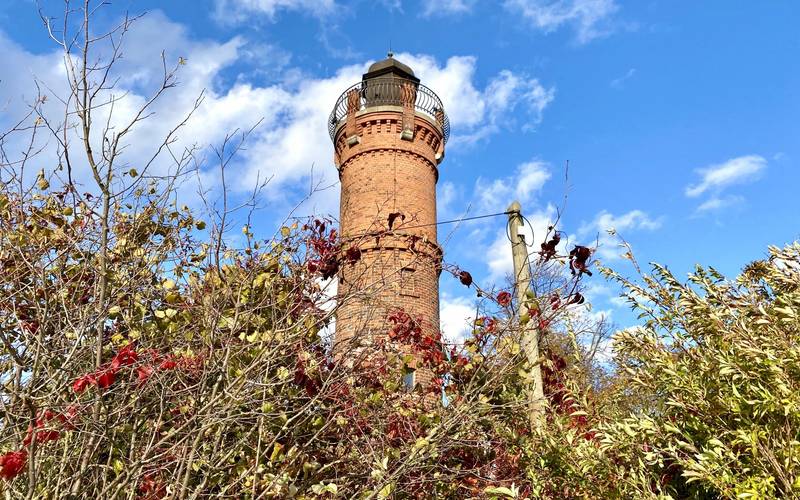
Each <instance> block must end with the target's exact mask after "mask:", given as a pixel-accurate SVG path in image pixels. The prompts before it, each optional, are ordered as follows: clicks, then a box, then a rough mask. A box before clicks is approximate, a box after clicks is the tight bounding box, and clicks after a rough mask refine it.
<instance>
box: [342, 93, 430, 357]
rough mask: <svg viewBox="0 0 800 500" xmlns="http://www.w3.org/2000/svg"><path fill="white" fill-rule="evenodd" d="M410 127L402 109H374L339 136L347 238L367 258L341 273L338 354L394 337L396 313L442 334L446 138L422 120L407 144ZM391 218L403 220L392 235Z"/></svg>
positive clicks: (350, 120)
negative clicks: (439, 223) (439, 218)
mask: <svg viewBox="0 0 800 500" xmlns="http://www.w3.org/2000/svg"><path fill="white" fill-rule="evenodd" d="M405 111H406V117H405V118H406V124H408V120H409V117H408V110H405ZM403 119H404V109H403V108H402V107H397V108H388V107H381V108H367V109H366V110H364V111H361V112H359V113H353V112H351V114H350V116H348V117H347V120H346V122H345V123H344V124H343V125H342V126H340V128H339V130H338V131H337V134H336V136H335V141H334V144H335V161H336V165H337V168H338V169H339V178H340V180H341V186H342V188H341V189H342V195H341V210H340V231H341V236H342V239H343V241H344V242H345V245H346V246H358V247H359V248H360V249H361V252H362V257H361V259H360V260H359V261H358V262H357V263H355V264H351V265H345V266H343V267H342V268H341V271H340V273H339V303H340V304H341V305H340V308H339V310H338V311H337V317H336V338H335V346H344V345H348V346H350V347H352V344H351V343H352V342H354V341H355V342H356V343H358V344H364V343H366V344H368V343H369V342H371V341H372V340H374V339H375V338H377V337H379V336H385V335H387V334H388V331H389V328H390V326H389V324H388V322H387V320H386V317H387V315H388V314H389V313H390V312H391V311H392V310H393V309H396V308H402V309H404V310H405V311H406V312H407V313H409V314H410V315H412V316H413V317H415V318H416V317H420V318H421V319H422V326H423V329H425V330H426V331H428V332H438V328H439V273H440V270H441V269H440V266H441V248H440V247H439V245H438V243H437V241H436V225H435V222H436V182H437V179H438V163H439V161H441V158H442V156H443V142H442V138H443V136H442V131H441V129H440V128H439V126H438V125H436V124H435V120H434V119H433V118H429V117H427V116H424V115H421V114H419V113H417V114H415V115H414V116H413V127H412V128H413V130H412V132H413V133H412V134H410V136H409V134H406V135H405V136H403V134H402V133H403ZM391 214H401V215H398V216H396V218H395V220H394V223H393V225H392V228H391V230H390V228H389V218H390V215H391ZM335 349H336V347H335Z"/></svg>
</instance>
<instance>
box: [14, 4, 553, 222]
mask: <svg viewBox="0 0 800 500" xmlns="http://www.w3.org/2000/svg"><path fill="white" fill-rule="evenodd" d="M228 3H229V7H230V8H231V9H235V8H246V9H260V10H262V11H263V12H265V13H267V14H269V13H274V12H276V11H277V10H280V9H290V8H305V7H307V6H309V5H310V3H309V2H301V1H292V2H290V1H255V0H254V1H250V2H243V1H237V2H235V4H236V5H235V6H234V2H233V1H232V0H231V1H230V2H228ZM314 5H317V4H316V2H314ZM331 5H333V2H332V1H323V2H322V3H321V4H320V7H319V8H321V9H325V8H328V7H329V6H331ZM304 6H305V7H304ZM126 43H127V44H126V46H125V58H123V59H121V60H120V61H119V65H118V67H117V70H116V74H115V75H114V76H118V77H119V80H118V83H117V88H116V89H115V91H114V92H115V93H116V95H118V96H119V95H123V94H124V95H125V98H124V99H123V100H121V101H120V102H119V103H118V104H117V105H116V106H115V109H114V115H115V117H114V118H113V120H112V121H113V123H115V124H117V125H119V124H121V123H124V122H125V121H126V120H129V119H130V118H131V117H132V116H133V115H134V113H135V111H136V109H137V107H138V106H141V105H142V104H143V103H144V102H146V99H147V97H148V95H149V94H150V93H151V92H152V91H153V90H154V89H155V88H156V87H157V85H158V83H159V78H160V76H161V73H162V67H161V59H160V57H161V51H162V49H166V51H167V52H166V60H167V63H168V64H170V63H173V64H174V62H176V61H177V60H178V58H179V57H183V58H185V59H186V61H187V64H186V65H184V66H181V68H180V72H179V77H178V78H179V82H180V86H179V87H178V88H177V89H173V90H171V91H169V92H168V93H167V94H166V95H165V96H164V98H163V99H162V100H160V101H159V102H158V103H157V104H156V105H155V106H154V107H153V108H152V112H153V116H152V117H151V118H150V119H148V120H147V121H145V122H143V123H142V124H141V125H140V126H138V127H135V128H134V130H133V132H132V133H131V134H130V135H129V136H128V139H129V146H128V148H127V149H126V150H125V152H124V155H123V162H124V163H128V164H130V165H131V166H134V165H136V166H140V165H141V163H142V162H143V161H144V159H145V158H148V157H149V155H150V154H152V152H153V149H154V148H155V147H156V146H157V145H158V144H159V141H160V140H161V139H163V137H164V136H165V135H166V134H167V132H168V131H169V130H170V129H171V128H172V127H173V126H175V125H176V124H177V123H179V122H180V121H181V120H182V119H183V118H184V116H185V113H186V112H187V111H188V110H189V109H190V108H191V106H192V104H193V102H194V100H195V99H196V98H197V96H198V95H199V94H200V93H201V92H202V91H204V90H205V100H204V102H203V104H202V105H201V107H200V108H199V109H198V110H197V112H196V113H195V115H194V116H193V118H192V119H191V120H190V121H189V122H188V124H187V125H186V126H185V127H184V128H182V129H181V130H180V131H179V132H178V140H177V142H175V143H174V144H173V146H172V148H173V150H174V151H177V152H180V151H182V150H183V148H186V147H191V146H192V145H199V146H201V147H205V146H206V145H208V144H219V143H220V142H221V141H222V140H223V139H224V137H225V134H227V133H229V132H231V131H233V130H236V129H239V130H243V129H248V128H249V127H251V126H252V125H253V124H255V123H257V122H258V121H259V120H262V122H261V125H260V126H259V127H258V128H256V130H255V131H254V132H253V134H252V135H251V136H250V138H249V139H248V142H247V143H246V148H245V149H244V150H243V151H241V152H240V154H239V155H238V157H237V159H236V160H235V161H234V162H233V163H232V164H231V165H230V167H229V172H228V173H229V175H228V187H229V188H231V189H233V190H234V191H238V192H240V193H246V192H249V191H250V190H251V189H252V188H253V185H254V183H255V182H256V180H257V179H258V180H261V181H263V180H265V179H271V181H270V184H269V186H268V188H267V191H266V192H265V193H264V194H265V196H266V197H267V199H268V200H269V201H270V202H273V206H274V202H278V203H279V204H282V205H279V206H278V207H277V208H278V210H280V209H283V208H288V207H289V206H290V205H292V204H293V203H295V202H296V201H298V200H299V199H301V198H302V197H303V196H304V195H305V194H307V192H308V190H309V188H310V186H311V185H312V184H316V183H319V184H320V185H333V186H334V187H333V189H328V190H326V191H324V192H321V193H317V194H316V195H315V196H314V197H312V199H310V200H309V201H308V202H307V203H306V204H305V208H303V211H304V212H305V213H308V212H311V211H313V212H316V213H336V212H337V211H338V210H337V208H338V196H339V193H338V188H337V187H336V183H337V182H338V176H337V172H336V170H335V168H333V165H332V163H333V162H332V154H333V147H332V145H331V143H330V139H329V137H328V134H327V126H326V125H327V119H328V114H329V113H330V110H331V108H332V106H333V105H334V103H335V101H336V99H337V98H338V96H339V95H340V93H341V92H342V91H343V90H344V89H346V88H347V87H349V86H350V85H351V84H353V83H355V82H358V81H359V80H360V79H361V75H362V74H363V72H364V71H365V70H366V68H367V66H368V64H369V62H370V61H367V62H365V63H363V64H354V65H348V66H342V67H340V68H339V69H338V70H337V71H336V72H334V73H333V74H331V75H330V76H326V77H322V78H320V77H312V76H309V75H304V77H303V78H291V79H286V78H275V79H273V82H274V83H268V84H261V85H257V84H255V83H252V79H251V78H249V73H243V74H239V75H238V76H237V75H234V76H235V78H233V79H231V75H230V71H231V69H232V68H233V67H234V65H236V64H240V63H241V62H243V61H244V62H246V63H252V62H253V59H254V58H256V57H257V54H259V53H261V54H264V53H266V54H271V55H272V56H273V57H274V58H275V59H276V64H278V65H279V66H280V67H282V68H286V71H287V72H290V73H291V68H289V67H288V65H289V64H290V63H291V60H292V57H291V54H288V53H285V52H283V51H281V50H280V49H278V48H276V47H273V46H266V45H263V44H259V43H251V42H250V41H249V40H247V39H246V38H244V37H241V36H236V37H233V38H231V39H229V40H226V41H215V40H203V39H197V38H195V37H193V36H192V34H191V33H190V32H189V31H188V30H187V29H186V28H185V27H184V26H183V25H181V24H178V23H175V22H173V21H171V20H170V19H168V18H167V17H166V16H165V15H164V14H162V13H161V12H159V11H154V12H151V13H149V14H148V15H147V16H145V17H144V18H142V19H141V20H139V21H137V22H136V23H135V24H134V26H133V28H132V29H131V31H130V32H129V34H128V38H127V40H126ZM0 50H2V53H3V54H4V57H5V59H6V60H7V61H9V65H11V66H13V67H15V68H17V70H16V71H14V72H12V73H9V74H8V75H4V77H3V79H2V81H0V92H1V95H3V96H9V104H8V105H7V106H5V107H3V103H0V109H2V110H3V111H4V113H0V126H2V125H7V124H8V123H9V122H10V121H11V120H12V119H14V118H15V117H17V116H19V115H20V114H21V113H22V112H24V110H25V107H24V102H23V101H22V100H21V98H22V97H25V98H26V99H27V100H28V101H32V100H33V99H34V98H35V97H36V96H35V95H32V94H31V93H30V89H31V87H32V86H31V82H32V81H33V79H34V76H35V77H36V78H38V79H39V80H40V81H42V82H44V83H45V84H46V86H47V87H49V88H50V89H52V92H53V93H55V94H58V95H60V96H64V95H66V90H67V89H66V88H65V78H64V67H63V60H62V56H61V54H60V53H59V52H56V51H54V52H51V53H46V54H44V55H36V54H32V53H30V52H28V51H26V50H25V49H23V48H21V47H19V46H18V45H16V44H14V43H13V42H11V41H9V40H8V39H6V38H5V37H3V36H2V34H0ZM397 57H398V58H399V59H400V60H402V61H403V62H405V63H407V64H409V65H410V66H411V67H412V68H413V69H414V71H415V72H416V74H417V75H418V76H419V77H420V78H421V79H422V81H423V83H424V84H426V85H428V86H429V87H431V88H432V89H434V90H435V92H437V94H438V95H439V96H440V97H441V98H442V100H443V102H444V104H445V109H446V111H447V113H448V115H449V117H450V120H451V125H452V129H453V137H452V138H451V142H450V143H449V144H448V148H451V147H457V144H458V142H459V140H458V138H459V136H462V137H463V136H466V135H469V134H475V133H478V134H479V135H482V136H488V135H489V134H491V133H493V131H496V130H497V129H498V125H497V124H498V123H500V122H501V121H505V120H504V118H503V117H504V116H506V115H508V114H509V113H510V112H511V111H512V110H513V109H514V108H515V106H525V107H526V109H527V111H528V113H529V115H530V121H532V122H536V121H538V120H540V119H541V112H542V110H543V109H544V108H545V107H546V106H547V104H548V103H549V102H550V101H551V100H552V98H553V92H554V91H553V90H552V89H549V90H548V89H545V88H544V87H542V86H541V85H540V84H539V83H538V81H537V80H535V79H528V78H524V77H522V76H519V75H516V74H514V73H512V72H510V71H502V72H500V73H499V74H498V75H497V76H496V77H495V78H494V79H492V80H491V81H490V83H489V84H488V85H487V86H486V88H484V89H480V88H478V87H477V85H476V83H475V72H476V67H477V60H476V58H474V57H471V56H454V57H450V58H449V59H447V60H446V61H444V62H443V63H440V62H439V61H437V60H436V59H435V58H433V57H432V56H430V55H425V54H417V55H411V54H399V55H398V56H397ZM231 80H233V83H230V82H231ZM51 97H52V96H51ZM57 104H58V100H57V99H52V98H51V99H50V100H49V101H48V104H47V106H46V109H47V110H49V111H48V112H51V113H53V116H58V113H59V111H60V112H61V113H63V108H62V109H60V110H59V109H58V106H57ZM95 122H96V123H102V122H103V120H102V119H99V120H95ZM487 124H488V125H487ZM96 139H98V140H99V138H96ZM75 142H76V143H77V141H75ZM463 142H469V140H466V141H462V143H463ZM17 150H19V149H17ZM208 153H209V152H208V150H207V149H203V150H201V155H205V156H207V157H212V156H213V155H210V154H208ZM44 164H54V162H51V161H48V162H45V163H44ZM532 165H533V164H531V165H528V166H527V167H524V166H523V167H520V169H521V170H520V171H521V174H522V180H521V181H519V182H517V181H515V186H517V187H516V188H514V189H512V190H511V191H510V193H512V194H514V195H516V196H519V197H521V198H526V196H527V194H526V193H524V192H521V191H527V192H534V191H536V190H537V189H538V187H539V186H540V183H541V182H542V180H543V178H542V176H543V175H544V174H542V172H540V171H539V170H537V168H536V167H535V166H532ZM169 167H170V162H169V161H168V158H167V157H164V159H163V164H157V165H154V167H153V169H154V170H152V172H153V173H159V172H162V173H163V172H165V171H166V169H168V168H169ZM212 167H214V166H213V165H206V167H205V170H204V171H203V172H201V178H202V179H203V182H204V188H207V189H212V190H213V189H214V188H218V187H219V186H217V185H216V183H217V182H218V175H217V171H216V169H215V168H212ZM159 169H160V170H159ZM140 170H141V169H140ZM312 172H313V179H312ZM83 174H84V175H83V177H81V176H80V175H78V178H79V180H80V179H83V180H88V179H89V176H88V172H83ZM194 190H195V189H194V188H187V189H186V190H185V193H184V194H185V195H186V196H190V195H191V194H192V191H194ZM451 191H452V190H451ZM518 191H519V192H518ZM443 195H444V199H443V201H445V202H446V201H447V197H448V190H447V186H445V190H444V192H443ZM504 201H505V200H504ZM184 202H186V203H189V204H191V200H184ZM445 206H446V204H445ZM502 208H505V207H502Z"/></svg>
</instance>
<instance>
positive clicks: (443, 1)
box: [422, 0, 475, 17]
mask: <svg viewBox="0 0 800 500" xmlns="http://www.w3.org/2000/svg"><path fill="white" fill-rule="evenodd" d="M474 5H475V0H427V1H424V2H423V7H422V15H423V16H425V17H429V16H437V15H448V14H464V13H466V12H470V11H471V10H472V7H473V6H474Z"/></svg>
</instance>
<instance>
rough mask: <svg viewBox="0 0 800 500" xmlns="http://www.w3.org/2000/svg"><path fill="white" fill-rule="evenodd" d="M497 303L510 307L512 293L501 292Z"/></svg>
mask: <svg viewBox="0 0 800 500" xmlns="http://www.w3.org/2000/svg"><path fill="white" fill-rule="evenodd" d="M497 303H498V304H500V305H501V306H503V307H508V306H509V305H510V304H511V294H510V293H508V292H500V293H498V294H497Z"/></svg>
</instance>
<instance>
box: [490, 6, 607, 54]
mask: <svg viewBox="0 0 800 500" xmlns="http://www.w3.org/2000/svg"><path fill="white" fill-rule="evenodd" d="M504 6H505V8H506V9H508V10H509V11H510V12H512V13H514V14H518V15H521V16H522V17H523V19H525V20H526V21H528V22H529V23H530V24H531V25H532V26H533V27H534V28H536V29H539V30H541V31H543V32H545V33H551V32H553V31H555V30H557V29H559V28H561V27H562V26H564V25H570V26H572V27H573V28H574V30H575V33H576V39H577V41H578V43H587V42H590V41H591V40H593V39H595V38H598V37H601V36H604V35H607V34H608V33H609V32H610V29H609V28H608V26H607V22H608V20H609V18H610V17H611V15H612V14H614V13H615V12H616V11H617V10H618V9H619V7H618V6H617V4H616V2H615V1H614V0H506V1H505V3H504Z"/></svg>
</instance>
